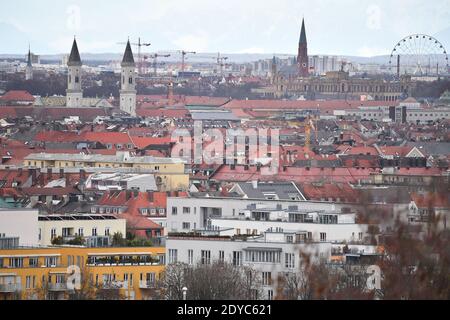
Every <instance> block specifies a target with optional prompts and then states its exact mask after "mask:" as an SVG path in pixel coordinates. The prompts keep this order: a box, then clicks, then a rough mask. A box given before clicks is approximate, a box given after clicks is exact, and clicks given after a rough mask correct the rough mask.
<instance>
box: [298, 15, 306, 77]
mask: <svg viewBox="0 0 450 320" xmlns="http://www.w3.org/2000/svg"><path fill="white" fill-rule="evenodd" d="M297 63H298V68H299V76H300V77H308V76H309V59H308V41H307V40H306V28H305V19H303V20H302V30H301V31H300V40H299V43H298V56H297Z"/></svg>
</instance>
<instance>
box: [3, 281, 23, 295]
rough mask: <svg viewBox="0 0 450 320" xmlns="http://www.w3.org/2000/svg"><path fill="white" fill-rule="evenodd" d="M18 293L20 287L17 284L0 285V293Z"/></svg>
mask: <svg viewBox="0 0 450 320" xmlns="http://www.w3.org/2000/svg"><path fill="white" fill-rule="evenodd" d="M17 291H20V285H19V284H18V283H7V284H0V292H1V293H13V292H17Z"/></svg>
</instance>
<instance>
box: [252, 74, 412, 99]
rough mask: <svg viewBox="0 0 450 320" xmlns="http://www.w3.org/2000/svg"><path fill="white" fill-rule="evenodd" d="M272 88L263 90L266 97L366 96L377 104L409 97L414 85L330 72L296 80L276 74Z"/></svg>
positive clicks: (350, 97)
mask: <svg viewBox="0 0 450 320" xmlns="http://www.w3.org/2000/svg"><path fill="white" fill-rule="evenodd" d="M274 80H275V81H274V82H275V86H274V87H272V88H267V90H266V91H264V90H263V91H261V89H259V91H261V92H262V93H265V92H267V94H268V95H270V93H271V92H272V94H273V97H274V98H282V97H285V96H299V95H302V96H305V97H308V98H329V99H357V100H359V99H360V98H361V96H367V95H370V96H371V97H372V98H373V99H374V100H377V101H396V100H399V99H400V98H401V97H403V96H404V95H409V94H410V93H411V91H412V89H413V86H414V83H413V82H412V81H411V78H410V77H407V76H403V77H402V78H401V79H400V80H395V81H387V80H384V79H370V78H355V77H350V75H349V73H348V72H345V71H342V70H341V71H330V72H327V73H326V75H325V76H316V77H310V78H307V79H305V78H298V77H291V76H285V75H283V74H281V73H278V75H277V77H275V79H274Z"/></svg>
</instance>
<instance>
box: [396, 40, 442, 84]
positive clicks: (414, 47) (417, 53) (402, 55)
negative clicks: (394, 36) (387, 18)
mask: <svg viewBox="0 0 450 320" xmlns="http://www.w3.org/2000/svg"><path fill="white" fill-rule="evenodd" d="M389 69H390V71H391V72H392V73H394V74H397V76H400V75H404V74H407V75H414V76H437V75H442V74H448V73H449V65H448V56H447V51H446V50H445V48H444V45H443V44H442V43H441V42H439V40H437V39H436V38H434V37H432V36H428V35H426V34H413V35H410V36H407V37H405V38H403V39H402V40H400V41H399V42H398V43H397V44H396V45H395V47H394V49H393V50H392V53H391V56H390V59H389Z"/></svg>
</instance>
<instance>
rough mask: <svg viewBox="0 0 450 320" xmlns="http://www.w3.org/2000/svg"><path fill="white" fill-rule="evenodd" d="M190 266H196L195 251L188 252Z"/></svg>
mask: <svg viewBox="0 0 450 320" xmlns="http://www.w3.org/2000/svg"><path fill="white" fill-rule="evenodd" d="M188 264H189V265H193V264H194V250H191V249H189V250H188Z"/></svg>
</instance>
